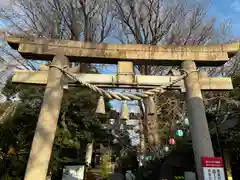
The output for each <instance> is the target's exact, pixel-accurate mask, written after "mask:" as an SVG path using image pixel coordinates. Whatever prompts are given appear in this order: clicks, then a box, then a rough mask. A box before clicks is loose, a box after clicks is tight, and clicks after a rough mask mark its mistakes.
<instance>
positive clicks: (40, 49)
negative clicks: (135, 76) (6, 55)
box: [7, 36, 240, 66]
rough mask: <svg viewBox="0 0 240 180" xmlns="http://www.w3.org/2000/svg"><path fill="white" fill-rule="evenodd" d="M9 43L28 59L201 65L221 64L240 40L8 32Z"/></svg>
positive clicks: (234, 49) (239, 45)
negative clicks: (156, 41)
mask: <svg viewBox="0 0 240 180" xmlns="http://www.w3.org/2000/svg"><path fill="white" fill-rule="evenodd" d="M7 42H8V44H9V45H10V46H11V47H12V48H14V49H16V50H18V51H19V52H20V54H21V55H22V56H23V57H24V58H27V59H36V60H39V59H41V60H52V59H53V56H54V55H55V54H56V53H57V52H61V53H64V55H66V56H67V57H68V58H69V59H70V61H75V62H88V63H104V64H116V63H117V62H118V61H121V60H124V61H133V62H134V63H136V64H152V65H170V66H174V65H180V63H181V62H182V61H183V60H194V61H195V62H196V64H197V65H198V66H219V65H222V64H224V63H225V62H226V61H227V60H228V59H229V58H231V57H233V56H234V55H235V54H236V53H237V52H238V51H239V47H240V43H238V42H236V43H231V44H220V45H191V46H190V45H187V46H176V45H164V46H153V45H142V44H93V43H85V42H80V41H71V40H56V39H52V40H48V39H31V38H26V37H18V36H8V37H7Z"/></svg>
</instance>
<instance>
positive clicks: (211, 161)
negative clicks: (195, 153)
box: [202, 157, 223, 168]
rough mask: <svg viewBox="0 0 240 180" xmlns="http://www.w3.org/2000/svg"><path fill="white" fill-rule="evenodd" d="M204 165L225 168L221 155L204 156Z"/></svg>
mask: <svg viewBox="0 0 240 180" xmlns="http://www.w3.org/2000/svg"><path fill="white" fill-rule="evenodd" d="M202 167H213V168H223V160H222V158H221V157H202Z"/></svg>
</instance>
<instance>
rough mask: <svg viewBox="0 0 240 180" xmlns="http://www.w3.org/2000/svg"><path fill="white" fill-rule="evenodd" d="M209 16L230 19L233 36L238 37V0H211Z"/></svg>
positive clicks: (239, 10)
mask: <svg viewBox="0 0 240 180" xmlns="http://www.w3.org/2000/svg"><path fill="white" fill-rule="evenodd" d="M209 16H211V17H216V18H217V20H218V21H224V20H230V21H231V24H232V34H233V36H236V37H240V19H239V17H240V0H211V5H210V8H209Z"/></svg>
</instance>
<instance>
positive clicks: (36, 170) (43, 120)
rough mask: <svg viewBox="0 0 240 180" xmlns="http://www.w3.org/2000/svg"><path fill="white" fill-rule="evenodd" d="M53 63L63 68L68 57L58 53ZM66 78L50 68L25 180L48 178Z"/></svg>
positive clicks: (66, 63) (57, 70)
mask: <svg viewBox="0 0 240 180" xmlns="http://www.w3.org/2000/svg"><path fill="white" fill-rule="evenodd" d="M52 65H56V66H59V67H62V68H63V67H64V66H66V65H68V59H67V58H66V57H65V56H63V55H61V54H57V55H56V56H55V57H54V59H53V61H52ZM64 79H65V78H64V76H63V73H62V72H61V71H60V70H59V69H57V68H55V67H52V68H50V70H49V74H48V80H47V86H46V90H45V93H44V98H43V104H42V108H41V111H40V115H39V119H38V123H37V127H36V132H35V135H34V138H33V143H32V148H31V152H30V155H29V159H28V164H27V169H26V172H25V177H24V180H46V177H47V171H48V164H49V160H50V157H51V152H52V146H53V141H54V138H55V132H56V129H57V122H58V117H59V112H60V108H61V101H62V97H63V86H64V83H65V82H64Z"/></svg>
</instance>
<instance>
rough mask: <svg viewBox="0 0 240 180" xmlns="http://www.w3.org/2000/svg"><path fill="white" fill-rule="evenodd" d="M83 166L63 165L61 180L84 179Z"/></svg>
mask: <svg viewBox="0 0 240 180" xmlns="http://www.w3.org/2000/svg"><path fill="white" fill-rule="evenodd" d="M84 170H85V166H83V165H79V166H64V168H63V176H62V180H84Z"/></svg>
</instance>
